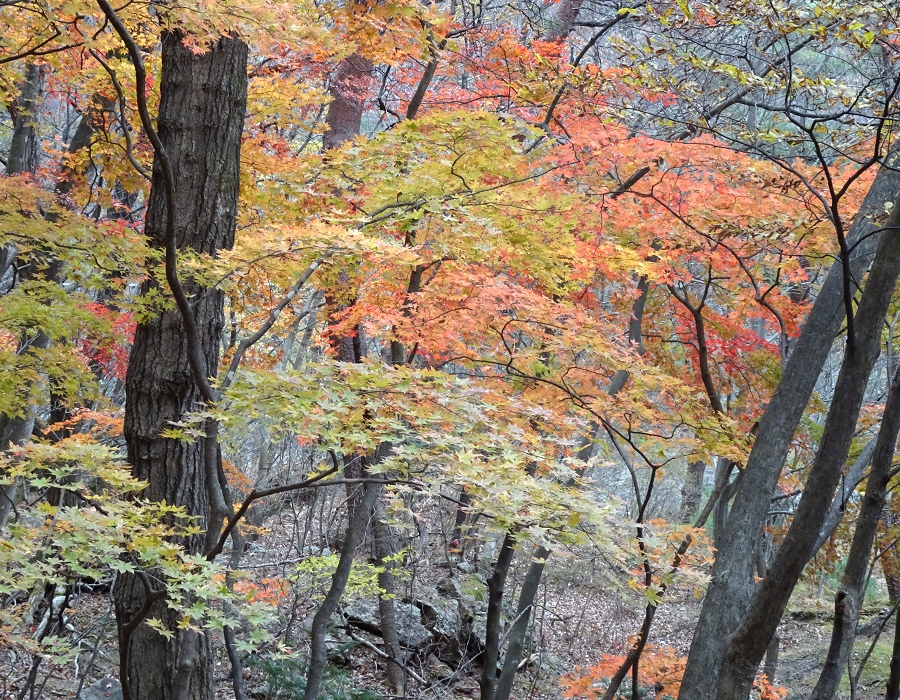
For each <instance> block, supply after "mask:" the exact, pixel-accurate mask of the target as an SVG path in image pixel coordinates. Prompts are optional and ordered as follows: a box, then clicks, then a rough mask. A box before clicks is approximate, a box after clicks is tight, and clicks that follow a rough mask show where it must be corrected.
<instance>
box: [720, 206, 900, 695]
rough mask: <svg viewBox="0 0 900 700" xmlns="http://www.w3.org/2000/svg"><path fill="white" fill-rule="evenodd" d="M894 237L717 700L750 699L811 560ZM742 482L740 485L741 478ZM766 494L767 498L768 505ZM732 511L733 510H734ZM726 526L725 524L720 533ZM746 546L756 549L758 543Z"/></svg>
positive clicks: (877, 337) (873, 345) (878, 319)
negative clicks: (788, 520)
mask: <svg viewBox="0 0 900 700" xmlns="http://www.w3.org/2000/svg"><path fill="white" fill-rule="evenodd" d="M898 225H900V212H893V211H892V214H891V216H890V217H889V218H888V222H887V226H888V228H895V227H898ZM893 234H894V231H891V233H890V234H888V235H886V236H882V237H881V239H880V241H879V245H878V249H877V252H876V254H875V261H874V263H873V265H872V270H871V271H870V273H869V276H868V281H867V283H866V286H865V289H864V290H863V293H862V296H861V298H860V302H859V310H858V311H857V313H856V316H855V319H854V321H855V323H854V325H855V326H856V329H855V332H854V334H853V337H850V338H848V340H847V350H846V352H845V353H844V360H843V363H842V365H841V372H840V374H839V376H838V380H837V384H836V385H835V391H834V395H835V397H838V400H835V401H834V402H832V404H831V407H830V408H829V410H828V416H827V418H826V421H825V428H824V432H823V436H822V441H821V443H820V445H819V450H818V452H817V453H816V459H815V461H814V462H813V466H812V468H811V469H810V474H809V477H808V478H807V481H806V485H805V487H804V489H803V495H802V497H801V498H800V503H799V505H798V507H797V512H796V514H795V515H794V518H793V522H792V524H791V528H790V530H788V533H787V535H786V536H785V539H784V542H783V543H782V545H781V547H780V548H779V550H778V553H777V554H776V555H775V558H774V560H773V561H772V564H771V566H770V568H769V572H770V573H769V574H768V575H767V576H766V577H765V578H764V579H763V581H762V583H761V584H760V585H759V587H758V588H757V589H756V592H755V593H754V595H753V598H752V600H751V602H750V605H749V607H748V609H747V612H746V613H745V614H744V616H743V619H742V620H741V622H740V625H739V627H738V628H737V630H736V631H735V633H734V635H733V636H732V637H731V639H730V641H729V645H728V649H727V652H726V653H725V654H724V659H723V661H722V665H721V670H720V674H719V678H718V695H717V698H718V700H745V699H746V697H747V695H748V694H749V693H750V687H751V685H752V683H753V678H754V676H755V675H756V670H757V668H759V663H760V661H762V657H763V655H764V654H765V651H766V647H768V645H769V642H770V640H771V639H772V635H773V634H774V633H775V630H776V629H777V627H778V623H779V622H780V620H781V616H782V614H783V612H784V608H785V606H786V605H787V601H788V598H789V597H790V594H791V591H793V589H794V585H795V584H796V582H797V580H798V579H799V577H800V574H801V573H802V572H803V567H804V566H805V565H806V562H807V561H809V559H810V557H812V555H813V554H815V550H814V549H813V547H814V546H815V543H816V540H817V538H818V535H819V532H820V531H821V528H822V524H823V522H824V520H825V517H826V515H827V513H828V507H829V506H830V505H831V502H832V499H833V497H834V493H835V489H836V488H837V486H838V483H839V481H840V477H841V470H842V468H843V466H844V462H845V460H846V458H847V452H848V450H849V448H850V441H851V440H852V438H853V433H854V431H855V429H856V421H857V418H858V416H859V410H860V406H861V405H862V400H863V396H864V394H865V389H866V385H867V383H868V379H869V375H870V374H871V372H872V367H873V365H874V364H875V360H876V359H877V358H878V356H879V354H880V352H881V328H882V326H883V323H884V316H885V313H886V312H887V309H888V305H889V304H890V300H891V294H892V293H893V290H894V285H895V284H896V281H897V275H898V273H900V236H896V235H893ZM823 344H825V343H823ZM798 349H799V348H798ZM798 349H795V351H794V352H795V353H797V352H798ZM759 439H760V438H759V437H758V438H757V442H758V441H759ZM744 478H745V480H746V470H745V477H744ZM770 493H771V492H767V498H768V497H769V494H770ZM737 507H738V504H736V505H735V509H737ZM731 517H732V518H734V517H735V515H734V514H732V516H731ZM731 525H732V523H731V521H729V527H728V528H727V530H730V529H731ZM745 527H746V524H745ZM727 530H726V534H727ZM753 539H754V540H755V541H756V542H758V538H753ZM719 653H720V654H721V650H720V652H719Z"/></svg>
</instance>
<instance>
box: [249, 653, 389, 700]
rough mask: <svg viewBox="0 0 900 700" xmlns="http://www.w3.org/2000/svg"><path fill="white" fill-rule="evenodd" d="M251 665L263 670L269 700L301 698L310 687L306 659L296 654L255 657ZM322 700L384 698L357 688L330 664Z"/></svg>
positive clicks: (265, 690)
mask: <svg viewBox="0 0 900 700" xmlns="http://www.w3.org/2000/svg"><path fill="white" fill-rule="evenodd" d="M248 665H249V666H251V667H254V668H256V669H259V671H261V672H262V674H263V675H264V677H265V689H264V690H263V691H262V692H263V695H261V696H257V697H263V698H265V700H300V699H301V698H303V691H304V690H306V670H307V664H306V662H305V660H303V659H300V658H298V657H295V656H263V657H260V656H253V657H251V658H250V661H249V663H248ZM319 698H321V700H380V696H378V695H376V694H375V693H373V692H371V691H368V690H356V689H355V688H354V687H353V686H352V684H351V682H350V680H349V679H348V678H347V673H346V671H344V670H343V669H340V668H336V667H334V666H330V667H329V668H328V669H326V671H325V677H324V679H323V681H322V688H321V690H320V691H319Z"/></svg>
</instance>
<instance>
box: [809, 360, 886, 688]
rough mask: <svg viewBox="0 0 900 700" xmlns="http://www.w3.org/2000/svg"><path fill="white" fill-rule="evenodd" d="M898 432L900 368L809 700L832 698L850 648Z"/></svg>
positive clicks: (884, 419) (882, 423) (854, 634)
mask: <svg viewBox="0 0 900 700" xmlns="http://www.w3.org/2000/svg"><path fill="white" fill-rule="evenodd" d="M898 432H900V371H898V372H897V373H896V374H895V375H894V380H893V383H892V386H891V391H890V394H889V395H888V400H887V405H886V406H885V408H884V416H883V417H882V420H881V427H880V428H879V430H878V442H877V445H876V447H875V454H874V456H873V457H872V469H871V471H870V472H869V479H868V481H867V482H866V495H865V496H864V497H863V502H862V507H861V508H860V511H859V518H858V520H857V521H856V530H855V531H854V533H853V542H852V543H851V545H850V553H849V554H848V555H847V566H846V568H845V569H844V576H843V579H842V580H841V586H840V589H839V590H838V592H837V595H836V596H835V600H834V626H833V628H832V632H831V644H830V646H829V648H828V656H827V657H826V659H825V665H824V666H823V668H822V672H821V674H820V675H819V681H818V683H816V687H815V688H814V689H813V692H812V695H810V700H831V698H833V697H834V694H835V692H836V691H837V688H838V684H839V683H840V680H841V675H842V674H843V672H844V669H845V668H846V667H847V659H848V658H849V657H850V652H851V651H852V649H853V640H854V638H855V637H856V624H857V622H858V621H859V608H860V606H861V605H862V599H863V594H864V593H865V585H866V580H867V576H866V574H867V573H868V568H869V553H870V552H871V550H872V543H873V542H874V541H875V534H876V532H877V530H878V521H879V520H880V519H881V511H882V510H883V509H884V502H885V496H886V492H887V485H888V480H889V479H890V476H891V462H892V461H893V458H894V446H895V445H896V443H897V433H898Z"/></svg>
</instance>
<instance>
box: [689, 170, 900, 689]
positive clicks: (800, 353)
mask: <svg viewBox="0 0 900 700" xmlns="http://www.w3.org/2000/svg"><path fill="white" fill-rule="evenodd" d="M888 160H889V163H890V164H891V165H896V162H895V161H896V160H897V158H896V153H894V152H892V153H891V154H890V156H889V158H888ZM897 192H900V171H898V170H897V169H896V168H895V167H889V168H882V169H881V170H879V172H878V174H877V176H876V177H875V181H874V182H873V183H872V186H871V187H870V189H869V192H868V194H867V195H866V198H865V200H864V201H863V204H862V207H861V208H860V211H859V213H858V214H857V216H856V218H855V219H854V221H853V225H852V226H851V228H850V231H849V235H848V236H847V245H848V246H850V247H851V250H852V253H851V255H850V261H849V267H850V272H851V274H852V275H853V278H854V279H856V280H860V279H862V278H863V275H864V274H865V271H866V270H867V269H868V267H869V264H870V261H871V255H872V252H873V251H874V250H875V248H876V246H877V244H878V241H879V239H880V238H881V236H880V234H879V233H878V231H879V230H880V229H881V227H882V226H883V223H882V221H883V217H884V212H885V204H886V203H888V202H891V203H893V202H894V201H895V200H896V198H897ZM843 287H844V285H843V269H842V264H841V261H840V260H839V261H837V262H835V263H834V265H832V267H831V270H830V271H829V273H828V275H827V276H826V278H825V282H824V284H823V285H822V288H821V290H820V291H819V294H818V296H817V298H816V302H815V304H814V305H813V308H812V310H811V311H810V314H809V317H808V318H807V319H806V322H805V323H804V324H803V329H802V331H801V334H800V337H799V338H798V339H797V342H796V344H795V345H794V348H793V352H792V353H791V356H790V358H789V359H788V361H787V363H786V366H785V369H784V373H783V375H782V378H781V381H780V382H779V384H778V389H777V390H776V391H775V394H774V395H773V396H772V399H771V401H770V402H769V405H768V406H767V407H766V410H765V412H764V414H763V416H762V418H761V419H760V422H759V431H758V434H757V436H756V439H755V441H754V443H753V448H752V450H751V453H750V457H749V459H748V461H747V465H746V466H745V467H744V471H743V475H742V479H741V484H740V487H739V488H738V491H737V494H736V497H735V499H734V506H733V508H732V512H731V515H730V516H729V520H728V524H727V526H726V528H725V531H724V532H723V534H722V537H721V539H720V541H719V542H717V553H716V560H715V563H714V565H713V571H712V580H711V581H710V584H709V588H708V589H707V592H706V598H705V599H704V601H703V607H702V608H701V612H700V619H699V621H698V623H697V626H696V627H695V629H694V637H693V640H692V642H691V649H690V653H689V655H688V662H687V668H686V669H685V674H684V678H683V681H682V684H681V691H680V693H679V697H680V698H682V700H713V699H714V698H715V692H716V683H715V679H716V678H718V674H719V669H720V665H721V660H722V647H723V645H724V644H725V641H726V640H727V639H728V637H729V636H730V635H731V634H732V633H733V632H734V631H735V630H736V629H737V627H738V625H739V623H740V621H741V619H742V617H743V616H744V613H745V612H746V610H747V607H748V605H749V602H750V597H751V595H752V593H753V588H754V585H753V571H754V564H755V553H756V549H757V547H758V543H759V538H760V537H761V536H762V527H763V523H764V522H765V519H766V515H767V513H768V511H769V503H770V499H771V497H772V493H773V491H774V489H775V485H776V484H777V483H778V478H779V476H780V474H781V469H782V467H783V465H784V461H785V459H786V457H787V453H788V450H789V448H790V445H791V441H792V439H793V436H794V432H795V430H796V428H797V425H798V423H799V422H800V418H801V416H802V415H803V411H804V409H805V408H806V404H807V402H808V401H809V397H810V395H811V394H812V390H813V388H814V386H815V383H816V381H817V379H818V377H819V374H820V373H821V371H822V367H823V366H824V364H825V360H826V359H827V357H828V355H829V353H830V351H831V344H832V341H833V339H834V338H835V336H836V335H837V333H838V331H839V330H840V328H841V325H842V323H843V320H844V308H845V307H844V295H843ZM827 507H828V504H826V505H825V506H824V507H823V512H824V511H825V510H827Z"/></svg>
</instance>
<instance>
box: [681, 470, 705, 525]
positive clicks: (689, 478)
mask: <svg viewBox="0 0 900 700" xmlns="http://www.w3.org/2000/svg"><path fill="white" fill-rule="evenodd" d="M705 474H706V463H705V462H703V461H699V460H698V461H696V462H691V463H690V464H688V469H687V475H686V477H685V480H684V485H683V486H682V487H681V513H680V520H681V522H682V523H690V522H691V520H693V519H694V515H695V514H696V513H697V506H699V505H700V494H701V493H702V492H703V477H704V475H705Z"/></svg>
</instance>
